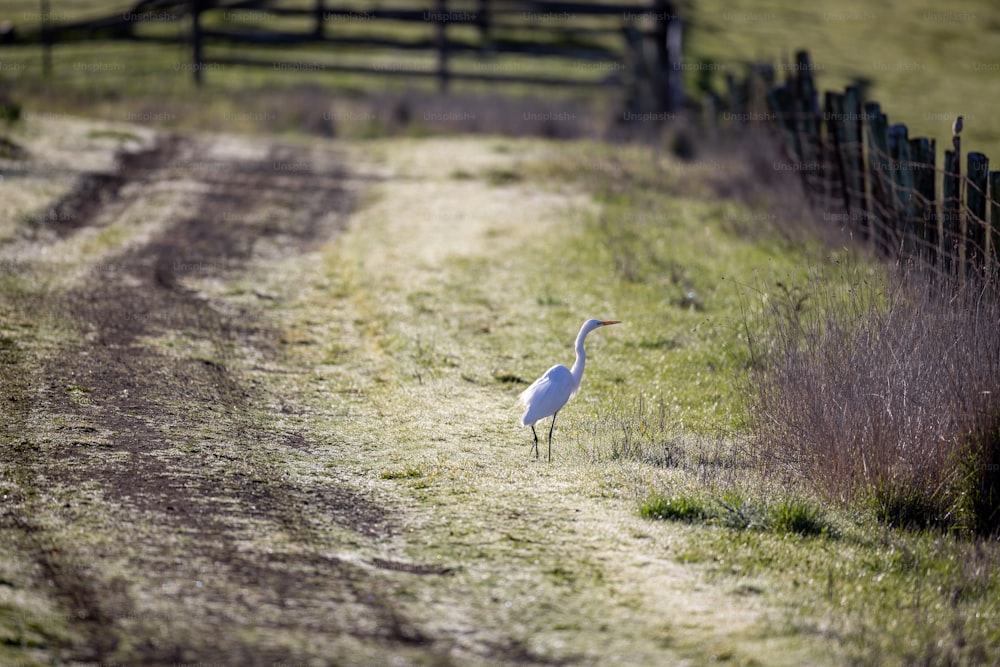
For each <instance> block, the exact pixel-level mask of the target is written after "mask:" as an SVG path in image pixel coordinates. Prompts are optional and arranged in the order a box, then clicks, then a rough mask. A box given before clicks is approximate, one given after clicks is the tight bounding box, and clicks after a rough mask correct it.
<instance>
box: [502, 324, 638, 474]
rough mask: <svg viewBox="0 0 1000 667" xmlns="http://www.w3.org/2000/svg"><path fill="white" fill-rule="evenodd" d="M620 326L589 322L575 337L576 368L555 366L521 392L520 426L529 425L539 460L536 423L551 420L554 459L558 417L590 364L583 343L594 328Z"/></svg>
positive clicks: (574, 364) (550, 438)
mask: <svg viewBox="0 0 1000 667" xmlns="http://www.w3.org/2000/svg"><path fill="white" fill-rule="evenodd" d="M609 324H618V321H617V320H587V321H586V322H584V323H583V326H582V327H580V333H578V334H577V336H576V346H575V347H576V361H575V362H574V363H573V368H571V369H570V368H566V367H565V366H562V365H558V366H553V367H552V368H550V369H549V370H547V371H545V375H543V376H542V377H540V378H538V379H537V380H535V381H534V382H532V383H531V386H530V387H528V388H527V389H525V390H524V391H522V392H521V394H520V396H518V400H520V401H521V403H522V404H523V405H524V408H525V409H524V414H523V415H522V416H521V426H530V427H531V433H532V435H533V436H534V444H533V445H532V450H534V452H535V457H536V458H537V457H538V434H537V433H535V424H536V423H537V422H539V421H541V420H542V419H545V418H546V417H552V424H551V425H550V426H549V460H550V461H551V460H552V429H554V428H555V425H556V415H557V414H559V411H560V410H561V409H562V407H563V406H564V405H566V403H567V402H568V401H569V400H570V399H571V398H573V397H574V396H575V395H576V392H577V391H578V390H579V389H580V381H581V380H583V368H584V365H585V364H586V363H587V352H586V350H585V349H584V346H583V344H584V341H585V340H586V338H587V334H589V333H590V332H591V331H593V330H594V329H599V328H600V327H605V326H608V325H609Z"/></svg>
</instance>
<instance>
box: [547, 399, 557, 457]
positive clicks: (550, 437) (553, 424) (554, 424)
mask: <svg viewBox="0 0 1000 667" xmlns="http://www.w3.org/2000/svg"><path fill="white" fill-rule="evenodd" d="M558 415H559V411H558V410H556V413H555V414H554V415H552V425H551V426H549V463H552V429H554V428H555V427H556V417H557V416H558Z"/></svg>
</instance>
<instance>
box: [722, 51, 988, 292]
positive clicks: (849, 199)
mask: <svg viewBox="0 0 1000 667" xmlns="http://www.w3.org/2000/svg"><path fill="white" fill-rule="evenodd" d="M812 70H813V68H812V66H811V63H810V59H809V55H808V53H807V52H805V51H802V52H799V53H797V54H796V57H795V62H794V63H793V64H792V65H791V66H790V67H788V71H789V73H788V76H787V78H786V80H785V81H784V82H782V83H780V84H775V81H774V72H773V69H772V68H769V67H768V66H755V67H752V68H750V70H749V73H748V75H747V77H746V79H745V80H744V81H742V82H738V81H736V80H735V79H733V80H730V95H729V98H730V99H729V107H730V109H729V111H730V115H729V117H730V118H733V119H737V120H738V121H739V122H746V121H743V119H747V120H748V121H750V122H753V121H754V120H756V119H763V120H766V121H767V124H769V125H772V126H773V127H774V128H776V130H777V132H778V135H779V137H780V139H781V141H782V144H783V146H784V150H785V152H786V154H787V156H788V157H789V159H790V161H791V163H790V166H791V168H793V169H794V170H795V171H797V172H798V173H799V174H800V175H801V177H802V182H803V185H804V187H805V190H806V193H807V196H808V197H809V200H810V202H811V204H812V206H813V207H814V208H815V209H816V210H817V211H819V212H821V213H823V214H824V215H823V219H825V220H831V221H836V222H837V223H838V224H842V225H843V226H844V227H846V228H847V229H849V230H850V231H851V232H852V233H854V234H856V235H857V236H858V237H860V238H861V239H863V240H864V241H866V242H868V243H870V244H872V245H873V246H874V248H875V249H876V250H877V251H878V252H879V253H880V254H881V255H883V256H885V257H889V258H891V259H894V260H897V261H900V262H904V263H911V264H919V265H920V266H922V267H925V268H928V269H931V270H934V271H937V272H940V273H943V274H948V275H952V276H956V277H959V278H961V279H962V280H965V279H967V278H969V277H970V276H973V275H977V276H981V277H983V278H985V279H987V280H990V281H994V280H996V279H997V277H998V275H1000V171H990V169H989V166H990V163H989V159H988V158H987V157H986V156H985V155H983V154H982V153H978V152H970V153H968V154H967V155H966V159H965V163H964V171H963V161H962V150H961V137H960V135H958V134H955V135H954V136H953V137H952V138H951V149H949V150H945V151H944V156H943V162H942V165H943V166H942V167H940V168H939V167H937V166H936V151H937V145H936V141H935V140H934V139H933V138H927V137H910V136H909V131H908V129H907V127H906V126H905V125H903V124H899V123H897V124H890V123H889V120H888V117H887V116H886V114H885V113H884V112H883V111H882V108H881V106H880V105H879V104H878V103H877V102H864V101H863V100H862V99H861V93H860V91H859V89H858V88H857V87H854V86H848V87H847V88H846V89H845V90H844V91H843V92H839V91H836V92H834V91H831V92H827V93H825V95H824V96H823V104H822V106H821V105H820V103H819V94H818V92H817V90H816V87H815V85H814V82H813V77H812ZM761 90H763V91H765V92H764V93H763V94H761V93H760V91H761Z"/></svg>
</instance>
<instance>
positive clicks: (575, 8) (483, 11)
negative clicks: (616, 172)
mask: <svg viewBox="0 0 1000 667" xmlns="http://www.w3.org/2000/svg"><path fill="white" fill-rule="evenodd" d="M397 1H398V2H400V3H401V4H400V5H398V6H382V5H379V6H372V7H368V8H362V7H363V6H361V5H358V6H353V5H352V6H351V7H345V6H343V5H341V6H336V7H334V6H331V5H332V3H330V2H329V0H314V5H313V6H312V7H288V6H283V5H282V4H281V3H280V2H277V1H276V0H237V1H230V2H223V1H221V0H141V1H140V2H139V3H138V4H136V5H135V7H134V8H133V9H132V10H130V11H126V12H118V13H117V14H114V15H109V16H104V17H101V18H97V19H92V20H87V21H75V22H62V23H53V22H51V21H49V20H48V19H47V18H46V14H44V13H43V15H42V17H43V18H42V21H41V23H40V25H38V26H31V27H27V28H23V27H19V29H18V30H17V32H16V33H15V35H14V37H13V39H10V40H8V41H7V42H6V43H8V44H40V45H41V46H42V48H43V62H44V63H46V65H45V67H44V71H45V72H46V73H48V72H50V71H51V64H50V63H51V57H50V51H51V49H52V48H53V47H54V46H56V45H58V44H60V43H67V42H79V41H86V40H93V39H108V40H134V41H152V42H161V43H178V44H185V43H186V44H188V45H189V47H190V54H191V68H190V69H191V73H192V76H193V78H194V80H195V82H196V83H199V84H200V83H201V82H202V73H203V71H204V70H205V69H206V66H211V65H214V64H219V65H238V66H247V67H253V66H265V67H274V66H275V65H276V62H275V61H274V60H267V59H266V58H263V57H253V56H251V55H239V56H233V55H223V54H215V53H213V50H214V48H215V47H218V46H246V45H253V46H256V47H260V48H267V47H278V48H280V47H282V46H293V45H313V46H317V47H326V46H330V47H334V48H337V49H341V50H343V49H350V50H351V53H353V54H368V55H372V54H374V53H377V52H378V51H379V50H383V51H385V50H399V51H404V52H407V53H419V52H422V53H424V54H426V55H430V56H432V57H433V58H434V62H435V64H434V66H433V67H432V68H426V69H420V68H418V67H397V66H393V67H385V66H382V67H380V66H379V63H378V62H369V63H368V64H367V65H358V64H352V63H343V62H337V60H336V58H337V54H338V53H340V52H343V51H334V50H333V48H331V52H330V56H329V58H322V59H317V58H315V57H314V59H313V60H312V61H309V62H298V61H295V60H293V59H290V60H287V61H286V60H282V61H279V62H278V63H277V64H278V65H281V66H283V67H289V68H296V69H299V70H301V71H314V72H320V71H328V72H348V73H360V74H366V75H373V76H410V77H424V78H426V77H432V78H435V79H437V81H438V85H439V88H440V89H441V90H442V91H444V90H447V89H448V87H449V85H450V83H451V82H452V81H456V80H462V81H480V82H487V83H498V84H505V83H520V84H537V85H544V86H553V85H555V86H577V87H579V86H605V85H608V84H609V83H610V84H613V85H616V86H633V87H637V88H641V89H642V91H643V99H642V100H641V103H640V104H641V107H643V108H644V109H645V110H649V109H652V110H657V111H672V110H674V109H675V108H677V106H678V105H679V104H680V100H681V98H682V95H681V91H680V87H681V80H680V71H679V69H678V68H676V67H672V66H671V64H672V63H677V62H680V50H681V43H680V31H681V21H680V18H679V17H678V16H677V15H676V13H675V12H674V11H673V5H672V2H673V0H634V2H633V3H632V4H614V3H612V2H608V1H607V0H424V1H423V2H422V3H421V2H416V3H412V4H409V5H408V6H406V5H405V4H402V3H404V2H405V0H397ZM255 15H256V16H255ZM241 16H246V17H253V18H254V20H253V21H250V20H247V21H243V20H240V17H241ZM547 16H548V17H554V20H544V19H545V17H547ZM227 17H228V19H227ZM258 17H269V18H276V19H286V18H292V19H295V18H299V19H305V24H304V26H302V27H301V28H299V29H295V30H293V29H289V28H287V27H283V26H282V25H280V24H279V25H274V24H272V25H271V26H268V27H266V28H264V27H261V26H259V25H257V26H252V25H250V24H253V23H259V21H257V18H258ZM359 17H361V18H363V20H361V18H359ZM220 19H221V20H220ZM355 19H357V20H356V21H355V25H353V26H352V29H351V30H349V31H345V30H338V26H341V27H342V26H344V25H345V24H346V20H352V21H354V20H355ZM580 19H585V22H586V24H585V25H580ZM181 20H190V31H189V32H187V33H186V34H184V35H178V36H167V35H164V34H158V33H156V31H148V30H143V29H142V26H143V25H144V24H153V23H157V22H165V21H173V22H179V21H181ZM234 23H235V24H238V27H235V26H234V25H233V24H234ZM227 24H228V25H227ZM390 25H395V26H397V27H399V26H404V27H405V26H410V27H414V26H418V25H419V26H423V27H425V28H426V31H425V32H424V33H423V34H422V35H421V36H412V37H409V38H406V37H403V36H400V35H399V34H398V30H397V31H395V32H394V31H393V30H392V29H391V28H388V26H390ZM359 26H363V27H360V28H359ZM469 27H473V28H475V32H474V33H468V32H466V31H462V37H456V36H455V30H453V29H452V28H456V29H458V28H469ZM472 35H475V36H472ZM525 35H529V36H530V37H525ZM612 39H613V40H614V43H615V46H612V45H611V40H612ZM0 48H2V45H0ZM459 54H478V55H480V56H481V57H482V58H483V59H486V60H490V61H493V60H494V59H495V57H496V56H498V55H527V56H532V57H544V58H561V59H566V60H570V61H579V62H601V63H607V64H609V65H615V66H616V67H615V68H614V69H615V71H616V72H620V74H621V75H620V76H616V77H608V76H600V77H565V76H545V75H532V74H530V73H523V74H512V73H503V72H500V71H492V70H494V69H496V70H499V69H502V68H500V67H497V68H487V69H488V70H490V71H476V72H470V71H462V70H461V69H456V68H455V66H454V63H453V62H452V61H453V58H454V56H456V55H459ZM589 69H597V70H599V69H600V68H589ZM602 74H603V73H602ZM637 80H638V81H639V83H637ZM633 97H634V96H633ZM633 110H639V109H633Z"/></svg>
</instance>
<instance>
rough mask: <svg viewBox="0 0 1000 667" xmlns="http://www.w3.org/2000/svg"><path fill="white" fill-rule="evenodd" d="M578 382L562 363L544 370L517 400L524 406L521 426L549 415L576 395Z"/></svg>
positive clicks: (533, 422)
mask: <svg viewBox="0 0 1000 667" xmlns="http://www.w3.org/2000/svg"><path fill="white" fill-rule="evenodd" d="M579 389H580V383H579V381H577V379H576V378H574V377H573V374H572V373H571V372H570V370H569V369H568V368H566V367H565V366H563V365H562V364H560V365H558V366H553V367H552V368H550V369H549V370H547V371H545V375H543V376H542V377H540V378H538V379H537V380H535V381H534V382H532V383H531V386H530V387H528V388H527V389H525V390H524V391H522V392H521V395H520V396H518V397H517V398H518V400H519V401H521V403H522V404H523V405H524V407H525V411H524V414H523V415H522V416H521V426H531V425H533V424H535V423H536V422H538V421H540V420H542V419H545V418H546V417H551V416H552V415H554V414H555V413H556V412H557V411H558V410H559V408H561V407H562V406H564V405H566V402H567V401H569V399H571V398H573V396H574V395H576V392H577V390H579Z"/></svg>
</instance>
